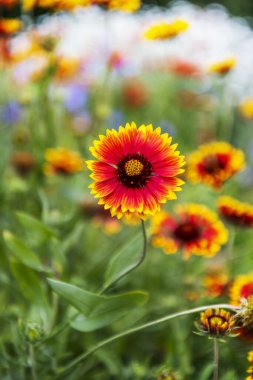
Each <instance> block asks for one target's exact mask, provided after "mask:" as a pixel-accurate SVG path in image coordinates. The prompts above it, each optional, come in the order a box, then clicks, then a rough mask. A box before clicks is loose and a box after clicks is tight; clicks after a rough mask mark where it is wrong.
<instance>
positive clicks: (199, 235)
mask: <svg viewBox="0 0 253 380" xmlns="http://www.w3.org/2000/svg"><path fill="white" fill-rule="evenodd" d="M175 213H176V215H175V216H172V215H171V214H169V213H167V212H164V211H163V212H160V213H159V214H157V215H155V216H154V218H153V219H152V235H153V237H152V244H153V245H154V246H155V247H161V248H163V249H164V252H165V253H175V252H177V250H178V249H179V248H183V250H184V258H188V257H189V256H190V255H191V254H194V255H200V256H214V255H215V254H216V253H217V252H218V251H219V250H220V248H221V245H223V244H225V243H226V242H227V239H228V233H227V230H226V228H225V227H224V225H223V223H222V222H221V221H220V220H219V219H218V218H217V216H216V215H215V213H213V212H212V211H210V210H209V209H208V208H207V207H206V206H203V205H198V204H187V205H178V206H177V207H176V208H175Z"/></svg>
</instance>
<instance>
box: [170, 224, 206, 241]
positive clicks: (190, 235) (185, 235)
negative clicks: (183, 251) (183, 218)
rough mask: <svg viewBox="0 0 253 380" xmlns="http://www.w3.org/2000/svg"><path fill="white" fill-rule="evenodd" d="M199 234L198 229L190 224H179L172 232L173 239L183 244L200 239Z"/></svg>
mask: <svg viewBox="0 0 253 380" xmlns="http://www.w3.org/2000/svg"><path fill="white" fill-rule="evenodd" d="M200 234H201V232H200V229H199V227H198V226H196V225H194V224H193V223H191V222H184V223H181V224H179V225H178V226H177V228H176V229H175V230H174V236H175V238H176V239H178V240H181V241H183V242H190V241H194V240H196V239H198V238H199V237H200Z"/></svg>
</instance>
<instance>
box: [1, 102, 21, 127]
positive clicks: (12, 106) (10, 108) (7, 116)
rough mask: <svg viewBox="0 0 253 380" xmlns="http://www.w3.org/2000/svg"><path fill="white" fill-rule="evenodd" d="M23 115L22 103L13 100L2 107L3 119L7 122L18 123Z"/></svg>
mask: <svg viewBox="0 0 253 380" xmlns="http://www.w3.org/2000/svg"><path fill="white" fill-rule="evenodd" d="M21 116H22V107H21V105H20V103H18V102H16V101H15V100H11V101H9V102H8V103H6V105H5V106H4V108H3V109H2V117H1V119H2V121H3V122H4V123H6V124H15V123H18V122H19V120H20V119H21Z"/></svg>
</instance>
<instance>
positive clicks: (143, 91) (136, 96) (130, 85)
mask: <svg viewBox="0 0 253 380" xmlns="http://www.w3.org/2000/svg"><path fill="white" fill-rule="evenodd" d="M122 96H123V102H124V103H125V104H127V105H128V106H129V107H142V106H145V105H146V104H147V103H148V101H149V97H150V96H149V92H148V89H147V87H146V85H145V84H144V83H143V82H142V81H140V80H138V79H137V78H132V79H128V80H127V81H125V82H124V83H123V88H122Z"/></svg>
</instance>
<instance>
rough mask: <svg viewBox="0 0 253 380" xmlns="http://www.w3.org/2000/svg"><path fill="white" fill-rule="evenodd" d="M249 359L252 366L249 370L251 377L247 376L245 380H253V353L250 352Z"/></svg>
mask: <svg viewBox="0 0 253 380" xmlns="http://www.w3.org/2000/svg"><path fill="white" fill-rule="evenodd" d="M247 359H248V361H249V362H250V364H251V366H250V367H249V368H248V369H247V373H249V376H247V377H246V379H245V380H252V379H253V351H249V352H248V355H247Z"/></svg>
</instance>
